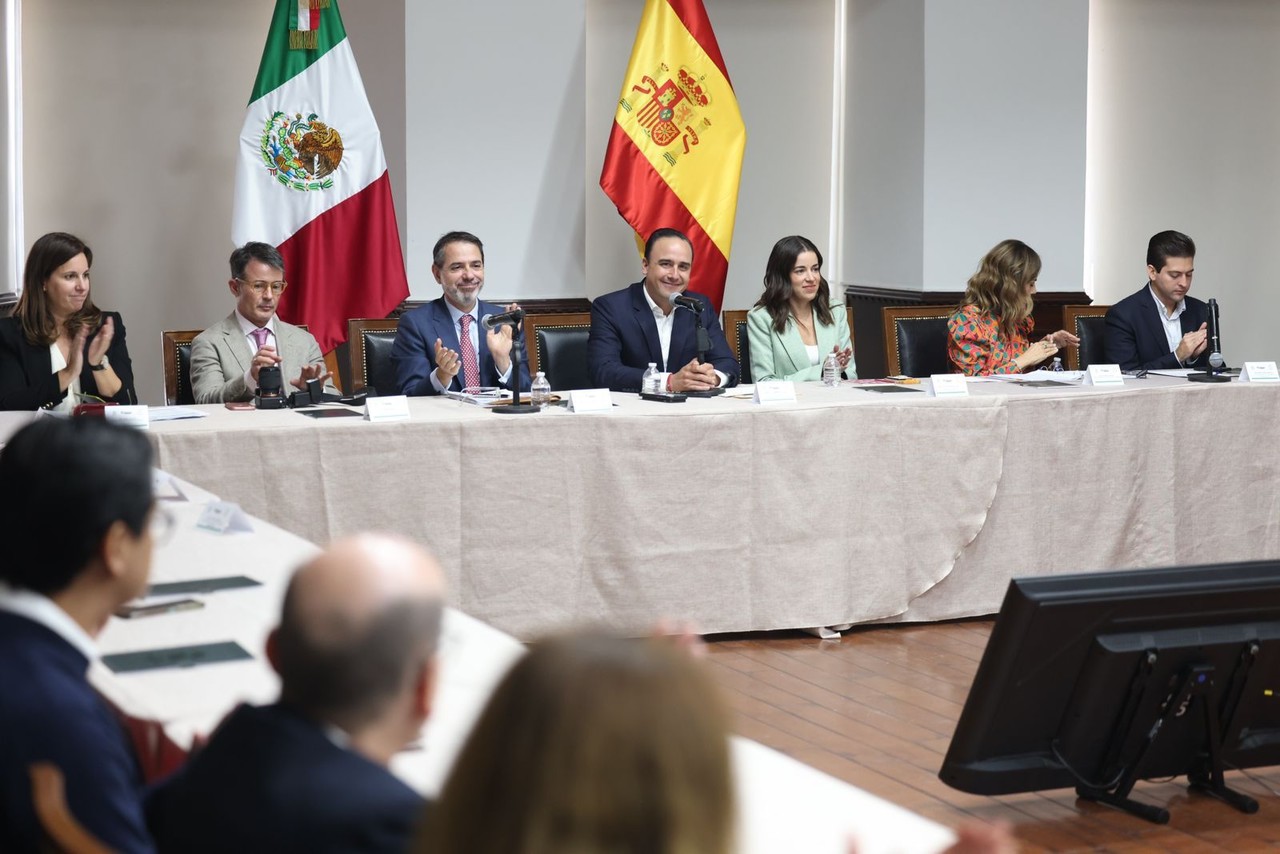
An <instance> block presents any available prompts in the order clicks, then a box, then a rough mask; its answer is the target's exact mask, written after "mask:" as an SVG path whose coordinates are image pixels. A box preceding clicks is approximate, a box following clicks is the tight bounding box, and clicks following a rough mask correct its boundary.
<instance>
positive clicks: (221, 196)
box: [23, 0, 404, 404]
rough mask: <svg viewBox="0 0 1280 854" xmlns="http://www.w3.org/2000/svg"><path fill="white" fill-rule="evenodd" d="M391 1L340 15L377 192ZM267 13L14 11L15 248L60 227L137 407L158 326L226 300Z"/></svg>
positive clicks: (120, 3) (192, 318)
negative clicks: (87, 259)
mask: <svg viewBox="0 0 1280 854" xmlns="http://www.w3.org/2000/svg"><path fill="white" fill-rule="evenodd" d="M403 3H404V0H378V2H377V3H376V4H372V5H371V4H369V3H360V2H349V3H347V4H346V8H344V9H343V20H344V23H345V24H346V26H347V30H348V35H349V37H350V38H351V42H352V46H353V49H354V50H355V54H356V61H357V62H358V63H360V66H361V70H362V75H363V76H364V78H365V81H366V85H367V86H368V87H369V88H370V92H369V95H370V101H371V102H372V103H373V106H374V109H375V110H378V111H380V112H379V115H378V118H379V124H380V125H381V127H382V130H383V134H384V136H387V137H389V138H391V140H392V142H391V143H389V144H388V145H387V147H386V148H387V155H388V165H389V168H392V169H393V172H392V187H393V192H395V191H396V189H397V184H398V183H399V182H400V180H401V178H400V177H399V176H397V174H396V172H395V171H394V170H395V169H396V168H399V167H398V164H397V163H396V161H395V158H396V157H399V158H400V163H403V157H404V154H403V151H404V149H403V143H400V144H399V146H398V147H397V145H396V143H395V140H403V138H404V131H403V127H404V124H403V118H402V114H403V110H402V106H401V104H402V97H400V96H398V95H397V94H396V90H395V80H397V79H403V72H402V71H401V68H402V66H403V59H402V58H403V56H404V33H403V23H402V22H403V13H402V11H396V8H395V7H396V6H397V5H399V7H400V8H401V9H403ZM271 12H272V4H271V3H268V2H263V0H218V2H216V3H209V2H206V0H165V2H163V3H159V2H155V0H111V2H109V3H108V2H102V0H27V2H25V3H24V4H23V53H24V69H23V74H24V80H23V84H24V86H23V89H24V101H25V125H24V139H25V167H24V170H23V173H24V178H25V182H26V243H27V247H24V249H25V248H29V247H30V245H31V243H33V242H34V241H35V239H36V238H38V237H39V236H40V235H41V234H44V233H46V232H49V231H70V232H73V233H75V234H77V235H78V236H80V237H81V238H83V239H84V240H85V241H86V242H87V243H88V244H89V245H90V246H91V247H92V248H93V250H94V265H93V296H94V300H95V302H97V303H98V305H99V306H101V307H103V308H106V309H111V310H116V311H120V312H122V314H123V316H124V320H125V323H126V328H127V330H128V343H129V354H130V356H131V357H132V359H133V365H134V374H135V379H136V383H137V389H138V395H139V398H140V399H141V400H142V402H144V403H153V404H154V403H161V402H163V387H164V377H163V371H162V367H161V361H160V356H161V350H160V333H161V331H163V330H165V329H202V328H204V327H206V326H208V325H210V324H211V323H213V322H215V321H216V320H219V319H221V318H222V317H224V316H226V314H227V312H229V311H230V310H231V309H232V306H233V300H232V297H231V295H230V294H229V293H228V291H227V286H226V282H227V278H228V271H227V256H228V255H229V254H230V251H231V248H232V246H231V236H230V229H231V226H230V223H231V187H232V178H233V176H234V174H235V157H236V140H237V137H238V135H239V131H240V125H241V123H242V122H243V121H244V110H245V105H246V104H247V103H248V100H249V94H250V92H251V90H252V88H253V81H254V77H255V76H256V75H257V71H258V62H259V60H260V59H261V58H262V47H263V44H264V42H265V41H266V34H267V24H268V22H269V21H270V19H271ZM388 69H389V70H388ZM388 78H390V79H391V81H392V82H391V83H387V82H385V81H387V80H388ZM380 81H381V82H380ZM388 94H390V96H391V98H392V99H393V104H394V110H393V109H391V108H390V107H388V105H387V102H386V99H387V97H388ZM402 171H403V170H401V172H402ZM397 202H401V200H400V199H397Z"/></svg>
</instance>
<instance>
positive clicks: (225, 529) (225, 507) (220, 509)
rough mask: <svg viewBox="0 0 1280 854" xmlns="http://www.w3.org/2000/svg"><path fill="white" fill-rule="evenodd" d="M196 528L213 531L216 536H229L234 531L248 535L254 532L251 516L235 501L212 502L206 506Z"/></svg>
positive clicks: (197, 520)
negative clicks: (250, 520)
mask: <svg viewBox="0 0 1280 854" xmlns="http://www.w3.org/2000/svg"><path fill="white" fill-rule="evenodd" d="M196 527H197V528H203V529H204V530H206V531H213V532H214V533H215V534H229V533H232V532H234V531H241V532H244V533H246V534H247V533H249V532H250V531H252V530H253V525H252V524H251V523H250V522H249V516H248V515H247V514H246V513H245V512H244V511H243V510H241V509H240V505H239V504H236V503H235V502H234V501H210V502H209V503H208V504H206V505H205V506H204V510H202V511H200V518H198V519H196Z"/></svg>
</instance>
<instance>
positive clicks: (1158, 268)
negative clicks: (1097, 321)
mask: <svg viewBox="0 0 1280 854" xmlns="http://www.w3.org/2000/svg"><path fill="white" fill-rule="evenodd" d="M1195 261H1196V244H1195V242H1194V241H1192V239H1191V238H1190V237H1187V235H1185V234H1182V233H1181V232H1177V231H1162V232H1160V233H1159V234H1157V235H1155V236H1154V237H1152V238H1151V240H1150V242H1148V244H1147V280H1148V281H1147V284H1146V285H1144V286H1143V287H1142V288H1141V289H1140V290H1139V291H1138V292H1137V293H1136V294H1130V295H1129V296H1127V297H1125V298H1124V299H1122V300H1120V302H1118V303H1116V304H1115V305H1113V306H1111V308H1110V309H1108V310H1107V319H1106V323H1107V361H1109V362H1114V363H1115V364H1117V365H1119V366H1120V369H1121V370H1124V371H1136V370H1158V369H1161V368H1165V369H1169V368H1192V367H1197V368H1198V367H1203V366H1204V365H1205V364H1206V360H1207V355H1206V344H1207V343H1208V342H1207V332H1206V323H1207V320H1208V317H1209V307H1208V306H1207V305H1205V303H1203V302H1201V301H1200V300H1198V299H1196V298H1195V297H1189V296H1187V291H1189V290H1190V289H1191V276H1192V274H1193V273H1194V272H1195Z"/></svg>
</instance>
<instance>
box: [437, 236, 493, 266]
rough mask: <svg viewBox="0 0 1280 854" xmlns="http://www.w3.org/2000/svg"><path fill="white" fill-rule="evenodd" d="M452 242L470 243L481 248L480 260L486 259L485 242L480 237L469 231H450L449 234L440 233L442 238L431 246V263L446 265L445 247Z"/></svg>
mask: <svg viewBox="0 0 1280 854" xmlns="http://www.w3.org/2000/svg"><path fill="white" fill-rule="evenodd" d="M450 243H470V244H471V245H472V246H474V247H475V248H477V249H479V250H480V260H481V261H482V262H483V261H484V244H483V243H481V242H480V238H478V237H476V236H475V235H474V234H472V233H471V232H469V231H450V232H449V233H448V234H442V235H440V239H439V240H437V241H436V245H435V246H433V247H431V263H432V264H435V265H436V266H437V267H443V266H444V248H445V247H446V246H448V245H449V244H450Z"/></svg>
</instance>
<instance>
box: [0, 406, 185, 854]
mask: <svg viewBox="0 0 1280 854" xmlns="http://www.w3.org/2000/svg"><path fill="white" fill-rule="evenodd" d="M0 484H3V489H0V542H3V543H4V550H5V554H4V559H3V560H0V733H3V734H4V735H3V737H2V738H0V851H36V850H42V849H43V848H44V847H45V846H44V845H42V840H43V836H44V835H43V833H42V831H41V829H40V825H39V822H38V821H37V819H36V814H35V809H34V806H33V804H32V797H31V777H30V771H29V769H30V767H31V765H32V764H34V763H41V762H47V763H52V764H53V765H55V766H56V767H57V768H58V769H59V770H60V771H61V772H62V774H63V777H64V778H65V780H66V798H67V804H68V806H69V807H70V810H71V814H72V816H74V817H75V819H76V820H77V821H78V822H79V823H80V824H81V825H82V826H83V827H84V828H85V829H86V830H88V831H89V833H90V834H91V835H93V836H94V837H96V838H97V839H98V840H99V841H100V842H102V843H104V844H105V845H106V846H107V847H108V848H110V849H111V850H113V851H123V852H135V851H151V850H152V844H151V839H150V837H149V836H148V835H147V832H146V828H145V826H144V824H143V818H142V804H141V787H142V779H141V774H140V772H139V768H138V763H137V760H136V759H135V757H134V755H133V751H132V749H131V747H130V746H129V743H128V741H127V739H126V736H125V732H124V729H123V728H122V727H121V725H120V722H119V721H118V720H117V719H116V717H115V715H114V714H113V713H112V712H111V711H110V710H109V709H108V708H107V706H106V703H104V702H103V700H102V698H101V697H99V696H98V694H97V693H96V692H95V691H94V690H93V687H92V686H91V685H90V684H89V681H88V678H87V672H88V669H89V665H90V663H91V662H92V661H93V660H94V659H95V658H97V655H98V654H97V649H96V647H95V644H94V640H93V639H94V637H95V636H96V635H97V634H98V633H99V632H101V631H102V627H103V626H105V625H106V623H107V620H109V619H110V618H111V613H112V611H114V610H115V609H116V608H117V607H119V606H120V605H121V604H122V603H124V602H127V601H128V600H130V599H133V598H134V597H136V596H138V595H140V594H141V593H142V592H143V591H144V590H146V588H147V578H148V576H149V575H150V572H151V549H152V537H153V534H152V528H153V523H154V522H155V521H157V520H156V518H155V513H156V511H155V507H154V502H153V500H152V488H151V446H150V444H148V442H147V440H146V439H145V438H143V434H142V433H139V432H138V431H136V430H131V429H129V428H125V427H117V426H115V425H112V424H108V423H107V422H105V421H103V420H102V419H100V418H77V419H72V420H69V421H68V420H62V419H55V418H42V419H39V420H37V421H35V422H33V423H31V424H29V425H27V426H26V427H24V428H23V429H22V430H20V431H19V432H18V433H16V434H15V435H14V436H13V438H12V439H10V441H9V443H8V445H6V446H5V449H4V451H3V453H0ZM162 518H166V519H167V517H162Z"/></svg>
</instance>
